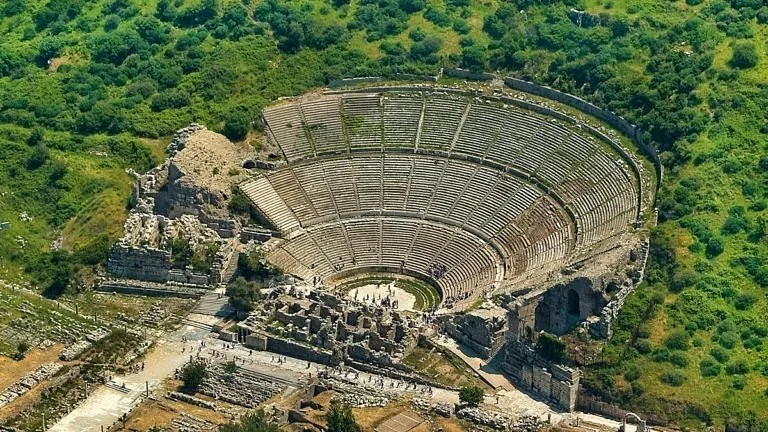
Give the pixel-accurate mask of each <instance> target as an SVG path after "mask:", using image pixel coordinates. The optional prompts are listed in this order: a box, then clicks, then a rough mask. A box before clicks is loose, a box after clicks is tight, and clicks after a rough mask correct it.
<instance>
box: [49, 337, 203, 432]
mask: <svg viewBox="0 0 768 432" xmlns="http://www.w3.org/2000/svg"><path fill="white" fill-rule="evenodd" d="M207 334H208V333H207V332H206V331H204V330H201V329H198V328H195V327H190V326H185V327H182V328H181V329H180V330H179V331H178V332H176V333H174V334H173V335H172V336H171V337H170V338H169V339H167V340H161V341H158V342H156V344H155V346H154V348H153V349H152V350H151V351H150V353H149V354H148V355H147V357H146V360H145V361H144V363H145V368H144V370H143V371H140V372H138V373H135V374H129V375H125V376H119V377H115V378H114V379H113V384H115V385H117V386H122V385H123V384H125V388H126V389H127V390H128V391H127V392H121V391H118V390H116V389H113V388H109V387H106V386H102V387H99V388H97V389H96V390H95V391H94V392H93V393H92V394H91V395H90V396H89V397H88V399H86V400H85V402H83V403H82V404H80V405H79V406H77V408H75V409H74V410H73V411H72V412H70V413H69V414H67V415H66V416H64V418H62V419H61V420H59V422H58V423H56V424H55V425H54V426H53V427H51V428H50V429H49V431H52V432H65V431H82V432H97V431H100V430H101V426H104V428H105V429H106V428H107V427H109V426H111V425H112V424H113V423H114V422H116V421H117V420H118V419H119V418H120V417H122V415H123V414H125V413H127V412H129V411H130V410H131V409H133V408H134V407H135V406H136V405H138V404H139V402H141V400H142V399H143V398H145V397H146V388H147V385H148V386H149V390H150V393H151V392H152V391H153V390H154V389H155V388H157V387H158V385H160V384H161V383H162V381H164V380H165V379H166V378H168V377H169V376H171V375H172V374H173V373H174V372H175V371H176V369H177V368H179V367H180V366H182V365H183V364H184V362H185V361H187V360H189V350H186V349H185V350H184V352H182V347H183V346H185V345H190V344H183V343H182V342H181V337H182V336H186V337H188V338H189V339H190V340H193V341H199V340H201V339H203V338H204V337H206V336H207ZM197 343H198V344H199V342H197Z"/></svg>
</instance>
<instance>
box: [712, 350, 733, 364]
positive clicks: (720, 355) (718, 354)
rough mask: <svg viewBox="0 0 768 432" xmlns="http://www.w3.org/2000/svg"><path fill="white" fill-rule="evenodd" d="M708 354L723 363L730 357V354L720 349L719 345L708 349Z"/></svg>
mask: <svg viewBox="0 0 768 432" xmlns="http://www.w3.org/2000/svg"><path fill="white" fill-rule="evenodd" d="M709 354H710V355H711V356H712V357H714V358H715V359H716V360H717V361H719V362H720V363H725V362H727V361H728V359H729V358H730V355H729V354H728V351H726V350H724V349H722V348H721V347H718V346H716V347H714V348H712V349H711V350H709Z"/></svg>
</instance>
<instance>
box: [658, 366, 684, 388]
mask: <svg viewBox="0 0 768 432" xmlns="http://www.w3.org/2000/svg"><path fill="white" fill-rule="evenodd" d="M659 379H661V382H663V383H665V384H669V385H671V386H673V387H679V386H681V385H683V383H684V382H685V380H686V377H685V375H684V374H683V373H682V372H680V371H678V370H672V371H667V372H664V373H662V374H661V376H660V377H659Z"/></svg>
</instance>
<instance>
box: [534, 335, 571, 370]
mask: <svg viewBox="0 0 768 432" xmlns="http://www.w3.org/2000/svg"><path fill="white" fill-rule="evenodd" d="M537 347H538V352H539V354H541V355H542V356H543V357H544V358H546V359H549V360H552V361H553V362H555V363H561V362H562V361H563V360H564V359H565V344H564V343H563V342H562V341H561V340H560V339H559V338H558V337H557V336H555V335H552V334H549V333H542V334H541V336H539V341H538V345H537Z"/></svg>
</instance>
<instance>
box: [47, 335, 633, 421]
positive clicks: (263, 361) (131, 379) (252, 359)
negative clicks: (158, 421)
mask: <svg viewBox="0 0 768 432" xmlns="http://www.w3.org/2000/svg"><path fill="white" fill-rule="evenodd" d="M210 336H211V335H210V333H209V332H208V331H207V330H206V329H204V328H200V327H195V326H191V325H186V326H183V327H182V328H181V329H179V330H178V331H176V332H175V333H173V334H171V335H169V336H168V337H166V338H165V339H162V340H159V341H158V342H156V346H155V347H154V349H153V350H152V351H151V352H150V353H149V354H148V355H147V357H146V360H145V362H144V364H145V367H144V369H143V370H141V371H139V372H138V373H135V374H129V375H125V376H123V377H119V378H116V379H114V380H113V382H112V383H111V384H109V385H107V386H100V387H99V388H97V389H96V390H95V391H94V392H93V393H92V394H91V395H90V396H89V397H88V399H86V400H85V401H84V402H83V403H82V404H80V405H79V406H78V407H76V408H75V409H74V410H73V411H72V412H70V413H69V414H68V415H66V416H65V417H64V418H62V419H61V420H60V421H59V422H58V423H56V424H55V425H54V426H53V427H51V428H50V429H49V431H50V432H68V431H82V432H100V431H101V428H102V426H103V428H104V430H106V429H108V428H109V427H110V426H112V425H113V424H114V423H115V422H118V421H120V419H121V418H122V417H123V415H125V414H126V413H129V412H130V411H131V410H132V409H133V408H135V407H136V406H137V405H138V404H139V403H140V402H141V401H142V400H143V399H144V398H145V397H146V391H147V386H148V387H149V392H150V394H151V393H152V392H153V391H154V390H155V389H157V387H158V386H159V385H160V384H161V383H162V382H163V381H164V380H165V379H166V378H168V377H170V376H172V375H173V374H174V372H175V371H176V370H177V369H178V368H180V367H181V366H183V364H184V363H186V362H187V361H188V360H189V359H190V356H195V357H198V356H199V357H202V358H209V359H212V360H214V361H220V362H225V361H231V360H235V361H236V363H237V365H238V366H240V367H242V368H245V369H247V370H249V371H253V372H255V373H257V374H261V375H267V376H269V377H272V378H273V379H274V380H275V381H277V382H283V383H295V387H300V386H301V385H303V384H305V383H306V382H308V381H309V379H310V377H315V376H317V374H318V373H320V372H321V371H322V372H324V373H328V374H329V375H331V376H332V377H335V378H337V379H339V380H341V381H345V382H348V383H351V384H355V385H360V386H373V387H376V388H382V389H385V390H395V391H396V392H398V393H409V394H412V395H414V396H417V397H420V398H422V399H430V400H432V401H433V402H445V403H449V404H454V403H457V402H458V401H459V397H458V393H457V392H454V391H451V390H444V389H440V388H435V387H432V388H430V387H428V386H413V385H411V384H408V383H406V382H403V381H399V380H396V379H391V378H387V377H384V376H380V375H377V374H371V373H366V372H357V371H354V370H351V369H347V368H328V367H326V366H325V365H322V364H319V363H312V362H307V361H304V360H299V359H295V358H291V357H286V356H279V355H276V354H273V353H270V352H268V351H252V350H249V349H247V348H245V347H244V346H242V345H238V344H232V343H225V342H222V341H219V340H216V339H213V338H211V337H210ZM201 342H204V346H203V343H201ZM439 343H440V344H441V345H442V346H445V347H446V348H448V349H449V350H451V352H453V353H454V354H456V355H457V356H459V357H460V358H461V359H462V360H464V361H465V362H467V364H468V365H470V366H471V367H472V368H473V369H474V370H476V371H477V372H478V373H480V374H482V375H483V376H484V378H485V379H486V380H487V381H488V382H490V383H492V385H493V386H494V387H495V388H496V389H497V392H496V394H494V395H488V396H486V398H485V403H487V404H489V405H493V406H494V407H495V408H497V409H499V410H501V411H503V412H505V413H507V414H513V415H518V416H524V415H525V416H535V417H538V418H540V419H542V420H547V419H549V420H550V421H551V422H552V423H555V422H558V421H560V420H562V419H566V418H571V419H574V418H575V417H579V418H580V419H581V420H582V421H584V422H587V423H589V424H591V425H594V427H593V426H587V427H586V428H585V429H584V430H592V429H594V430H598V429H600V427H598V425H599V426H602V427H603V428H606V430H617V429H618V427H619V423H618V422H615V421H612V420H608V419H605V418H601V417H598V416H594V415H587V414H571V413H558V412H554V411H552V410H551V409H550V407H549V406H548V405H547V404H545V403H544V402H541V401H538V400H535V399H533V398H532V397H530V396H529V395H528V394H526V393H523V392H521V391H520V390H517V389H515V388H514V387H513V386H512V385H511V384H510V383H509V381H508V380H507V378H506V377H505V376H504V375H503V374H501V373H499V372H498V371H496V370H494V369H493V368H492V367H491V366H490V365H488V364H486V362H485V361H483V360H481V359H478V358H476V357H470V356H468V355H467V354H466V353H465V352H463V351H462V349H461V347H459V346H458V345H457V344H456V343H455V342H453V340H452V339H447V338H444V339H442V340H440V341H439ZM585 426H586V425H585ZM627 430H628V431H629V432H632V431H634V430H635V428H634V426H631V425H630V426H629V427H628V428H627Z"/></svg>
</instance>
